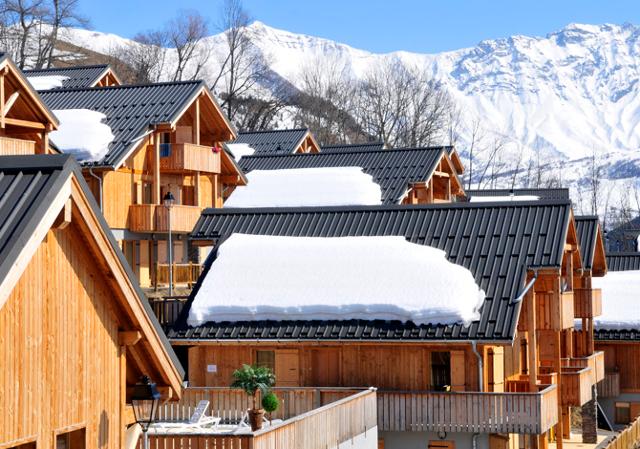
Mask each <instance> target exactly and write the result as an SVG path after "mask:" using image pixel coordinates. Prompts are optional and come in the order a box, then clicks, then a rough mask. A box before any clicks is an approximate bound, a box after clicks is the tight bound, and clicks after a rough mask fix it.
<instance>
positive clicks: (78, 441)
mask: <svg viewBox="0 0 640 449" xmlns="http://www.w3.org/2000/svg"><path fill="white" fill-rule="evenodd" d="M84 448H85V429H78V430H74V431H73V432H66V433H61V434H59V435H57V436H56V449H84Z"/></svg>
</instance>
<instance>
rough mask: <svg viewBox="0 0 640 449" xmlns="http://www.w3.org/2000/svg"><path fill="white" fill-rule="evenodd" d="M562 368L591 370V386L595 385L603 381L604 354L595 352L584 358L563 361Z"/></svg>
mask: <svg viewBox="0 0 640 449" xmlns="http://www.w3.org/2000/svg"><path fill="white" fill-rule="evenodd" d="M563 365H564V366H572V367H576V368H591V384H592V385H595V384H597V383H598V382H600V381H601V380H602V379H604V352H603V351H596V352H594V353H593V354H591V355H589V356H586V357H576V358H571V359H563Z"/></svg>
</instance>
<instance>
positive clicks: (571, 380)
mask: <svg viewBox="0 0 640 449" xmlns="http://www.w3.org/2000/svg"><path fill="white" fill-rule="evenodd" d="M560 377H561V385H562V388H561V391H560V400H561V402H562V405H564V406H574V407H579V406H581V405H584V404H586V403H587V402H589V401H590V400H591V397H592V391H591V387H592V386H593V382H592V378H593V374H592V372H591V368H581V367H571V366H565V367H563V368H562V371H561V372H560Z"/></svg>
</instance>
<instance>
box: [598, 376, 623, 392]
mask: <svg viewBox="0 0 640 449" xmlns="http://www.w3.org/2000/svg"><path fill="white" fill-rule="evenodd" d="M617 396H620V373H618V372H617V371H616V372H608V373H605V375H604V379H603V380H602V382H600V383H599V384H598V397H600V398H615V397H617Z"/></svg>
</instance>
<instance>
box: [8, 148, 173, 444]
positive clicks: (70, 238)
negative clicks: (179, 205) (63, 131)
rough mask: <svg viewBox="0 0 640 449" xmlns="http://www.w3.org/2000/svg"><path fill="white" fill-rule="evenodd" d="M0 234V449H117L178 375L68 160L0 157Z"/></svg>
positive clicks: (169, 393)
mask: <svg viewBox="0 0 640 449" xmlns="http://www.w3.org/2000/svg"><path fill="white" fill-rule="evenodd" d="M0 223H2V224H1V225H0V342H1V343H2V344H1V345H0V367H2V369H0V448H3V449H5V448H20V449H35V448H59V449H62V448H71V449H80V448H85V447H86V448H97V447H99V448H124V447H125V438H127V439H129V438H131V435H130V434H131V433H133V434H134V435H135V434H136V428H137V426H132V424H133V423H134V416H133V412H132V408H131V405H130V403H131V401H130V394H131V389H132V387H133V386H134V385H135V383H136V382H137V381H138V380H139V378H140V376H141V375H148V376H149V377H151V378H152V379H153V380H154V381H155V382H156V383H157V384H158V386H159V389H160V391H161V394H162V395H163V397H164V400H167V399H171V400H177V399H180V397H181V390H182V378H183V375H184V371H183V370H182V368H181V366H180V364H179V362H178V361H177V358H176V356H175V353H174V351H173V350H172V348H171V346H170V345H169V344H168V341H167V340H166V337H165V336H164V334H163V332H162V330H161V328H160V327H159V324H158V321H157V320H156V318H155V317H154V316H153V313H152V312H151V310H150V308H149V305H148V303H147V301H146V299H145V298H144V296H143V295H142V292H141V291H140V290H139V287H138V286H137V281H136V280H135V277H134V276H133V274H132V272H131V270H130V268H129V267H128V264H127V262H126V260H125V259H124V256H123V255H122V252H121V251H120V249H119V248H118V245H117V243H116V242H115V240H114V239H113V236H112V234H111V232H110V230H109V228H108V226H107V223H106V222H105V220H104V218H103V217H102V215H101V213H100V211H99V209H98V207H97V204H96V202H95V200H94V199H93V195H92V194H91V192H90V191H89V188H88V186H87V184H86V183H85V181H84V178H83V175H82V172H81V170H80V167H79V166H78V165H77V163H76V162H75V161H74V160H73V158H72V157H71V156H68V155H28V156H0ZM127 429H129V430H127Z"/></svg>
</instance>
